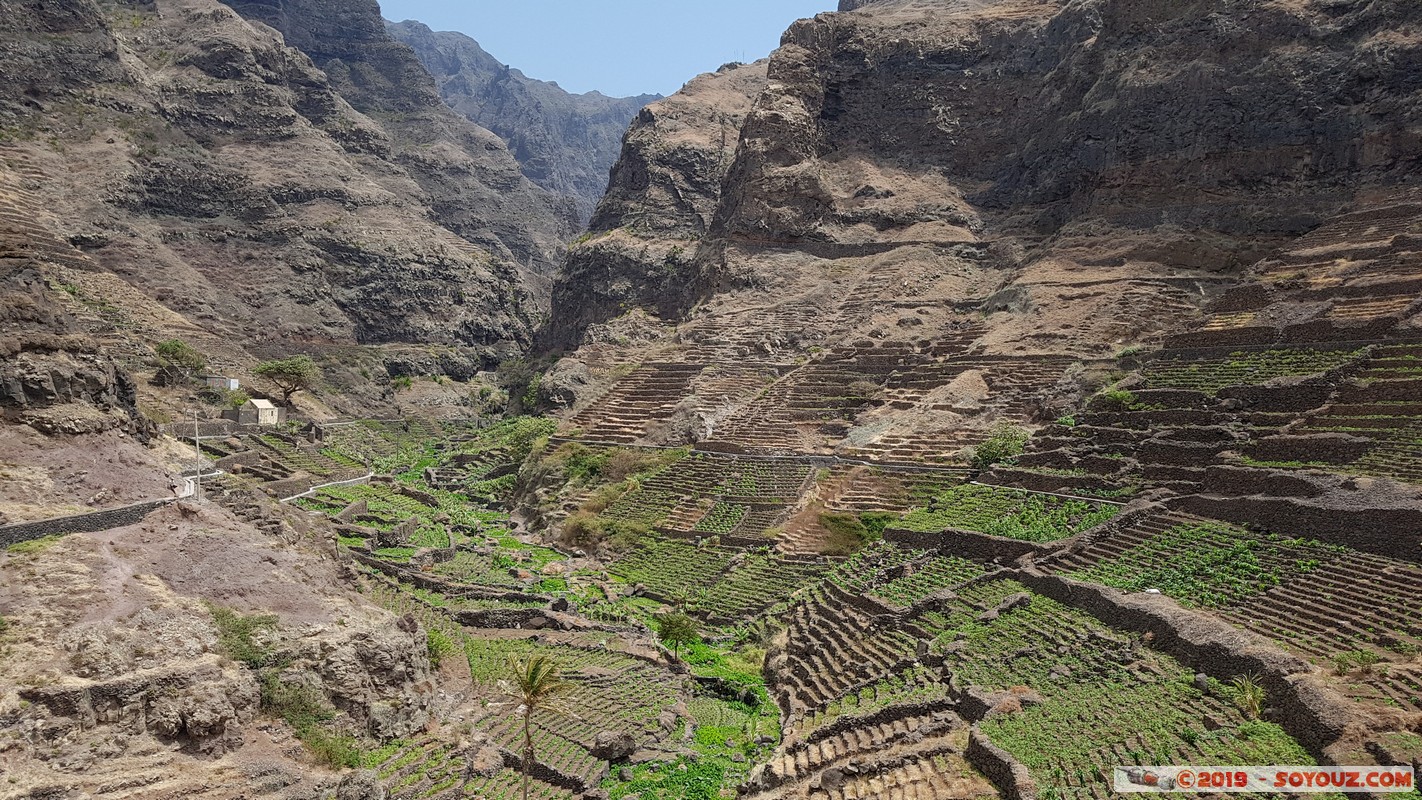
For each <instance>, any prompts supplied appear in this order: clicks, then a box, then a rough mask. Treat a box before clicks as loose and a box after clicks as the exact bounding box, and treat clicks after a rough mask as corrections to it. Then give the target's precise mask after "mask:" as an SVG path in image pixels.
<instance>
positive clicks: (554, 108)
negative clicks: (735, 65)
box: [386, 20, 661, 222]
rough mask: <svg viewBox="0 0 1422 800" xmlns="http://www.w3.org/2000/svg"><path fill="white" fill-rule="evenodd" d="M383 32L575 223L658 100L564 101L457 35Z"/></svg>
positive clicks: (397, 26) (587, 212)
mask: <svg viewBox="0 0 1422 800" xmlns="http://www.w3.org/2000/svg"><path fill="white" fill-rule="evenodd" d="M386 28H387V29H388V30H389V31H390V35H391V36H393V37H395V39H396V40H398V41H401V42H404V43H405V44H407V45H409V46H410V47H411V48H413V49H414V51H415V54H416V55H417V56H419V59H420V63H422V64H424V65H425V68H426V69H428V70H429V71H430V74H432V75H433V76H434V78H435V82H436V84H437V85H438V86H439V92H440V96H441V97H443V98H444V101H445V103H446V104H448V105H449V107H450V108H453V109H454V110H455V111H457V112H459V113H460V114H462V115H464V116H465V117H467V118H468V119H469V120H471V121H473V122H475V123H477V124H479V125H481V126H483V127H485V128H488V129H489V130H491V131H493V132H494V133H496V134H498V135H499V136H500V137H501V138H502V139H503V140H504V141H505V142H508V145H509V149H510V151H511V152H512V153H513V155H514V157H515V158H517V159H518V163H519V166H520V167H521V168H522V169H523V174H524V175H525V176H527V177H528V179H529V180H531V181H533V182H534V183H536V184H538V185H539V186H542V187H543V188H545V189H547V190H549V191H551V192H554V193H556V194H559V195H564V196H568V197H571V198H573V200H574V201H575V202H576V204H577V207H578V215H579V220H580V221H581V222H586V221H587V219H588V218H589V217H590V216H592V213H593V209H594V208H595V207H596V206H597V203H598V201H599V200H601V199H602V196H603V193H604V192H605V191H606V190H607V173H608V170H610V169H611V168H612V165H613V163H615V162H616V161H617V154H618V152H619V151H620V149H621V143H622V134H623V132H624V131H626V130H627V124H628V123H629V122H631V120H632V118H633V117H634V116H636V115H637V112H638V110H639V109H641V108H642V107H643V106H645V105H646V104H647V103H650V102H652V101H655V100H660V99H661V95H655V94H644V95H639V96H637V97H606V96H604V95H602V94H600V93H598V92H589V93H588V94H569V93H568V92H565V91H563V89H561V88H559V86H558V85H557V84H556V83H548V82H546V81H539V80H534V79H532V78H529V77H527V76H525V75H524V74H523V73H522V72H519V71H518V70H516V69H513V68H511V67H508V66H507V65H505V64H503V63H501V62H499V60H498V59H496V58H494V57H493V56H492V55H490V54H488V53H486V52H484V50H483V48H481V47H480V46H479V43H478V42H476V41H474V40H473V39H471V38H469V37H468V36H465V35H464V34H462V33H454V32H449V31H438V32H436V31H432V30H430V29H429V28H428V27H427V26H425V25H423V24H421V23H419V22H415V21H413V20H406V21H404V22H399V23H394V22H390V23H386Z"/></svg>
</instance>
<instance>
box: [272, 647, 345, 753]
mask: <svg viewBox="0 0 1422 800" xmlns="http://www.w3.org/2000/svg"><path fill="white" fill-rule="evenodd" d="M262 710H263V711H265V712H266V713H268V714H271V715H272V716H274V717H278V718H280V719H282V720H284V721H285V722H286V724H288V725H290V726H291V728H292V730H293V731H295V732H296V738H298V739H300V740H301V743H302V744H304V745H306V749H307V750H308V751H310V753H311V755H312V756H313V757H314V758H315V759H316V761H317V763H319V764H322V765H325V766H327V767H331V768H333V769H339V768H341V767H359V766H360V765H361V764H362V763H363V761H364V754H363V752H362V751H361V748H360V744H359V742H357V741H356V739H355V738H354V737H352V736H347V735H344V734H340V733H336V732H334V731H332V730H331V729H330V728H329V727H328V726H327V725H326V724H325V723H327V722H330V721H331V720H333V719H335V717H336V710H335V709H334V708H332V707H331V705H330V703H329V702H328V701H327V700H326V697H325V696H324V695H323V694H322V693H321V692H320V691H319V690H317V689H314V688H312V687H310V686H304V685H298V684H287V683H283V682H282V681H281V679H280V678H279V677H278V676H277V673H276V671H275V670H269V671H267V672H265V673H263V674H262Z"/></svg>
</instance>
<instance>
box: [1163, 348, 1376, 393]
mask: <svg viewBox="0 0 1422 800" xmlns="http://www.w3.org/2000/svg"><path fill="white" fill-rule="evenodd" d="M1366 354H1367V351H1366V350H1315V349H1312V348H1298V349H1284V348H1279V349H1272V350H1255V351H1242V350H1241V351H1237V352H1233V353H1230V354H1229V356H1228V357H1225V358H1193V357H1190V356H1188V355H1180V356H1167V357H1164V358H1160V359H1157V360H1155V361H1153V362H1151V363H1150V364H1149V365H1147V366H1146V368H1145V369H1144V370H1142V377H1143V378H1144V379H1145V385H1146V386H1148V387H1150V388H1152V389H1193V390H1195V391H1201V392H1207V393H1209V394H1214V393H1215V392H1218V391H1219V390H1221V389H1223V388H1225V387H1226V386H1257V385H1260V384H1264V383H1268V382H1269V381H1272V380H1275V379H1277V378H1302V377H1307V376H1310V375H1322V374H1324V373H1326V372H1330V371H1332V370H1335V369H1338V368H1340V367H1343V366H1346V365H1348V364H1351V363H1353V362H1357V361H1359V360H1360V359H1362V358H1363V357H1364V356H1365V355H1366Z"/></svg>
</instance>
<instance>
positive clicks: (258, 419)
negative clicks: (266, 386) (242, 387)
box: [237, 400, 286, 425]
mask: <svg viewBox="0 0 1422 800" xmlns="http://www.w3.org/2000/svg"><path fill="white" fill-rule="evenodd" d="M282 411H283V410H282V409H280V408H277V407H276V406H275V405H273V404H272V401H270V400H248V401H247V402H245V403H243V404H242V407H241V408H239V409H237V421H238V422H240V423H242V424H243V425H280V424H281V422H282V418H283V417H284V416H286V415H285V414H284V413H282Z"/></svg>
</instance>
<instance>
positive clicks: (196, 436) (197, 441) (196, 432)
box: [193, 408, 202, 503]
mask: <svg viewBox="0 0 1422 800" xmlns="http://www.w3.org/2000/svg"><path fill="white" fill-rule="evenodd" d="M193 447H196V448H197V501H198V503H201V502H202V431H201V430H200V429H199V428H198V412H197V409H196V408H194V409H193Z"/></svg>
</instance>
